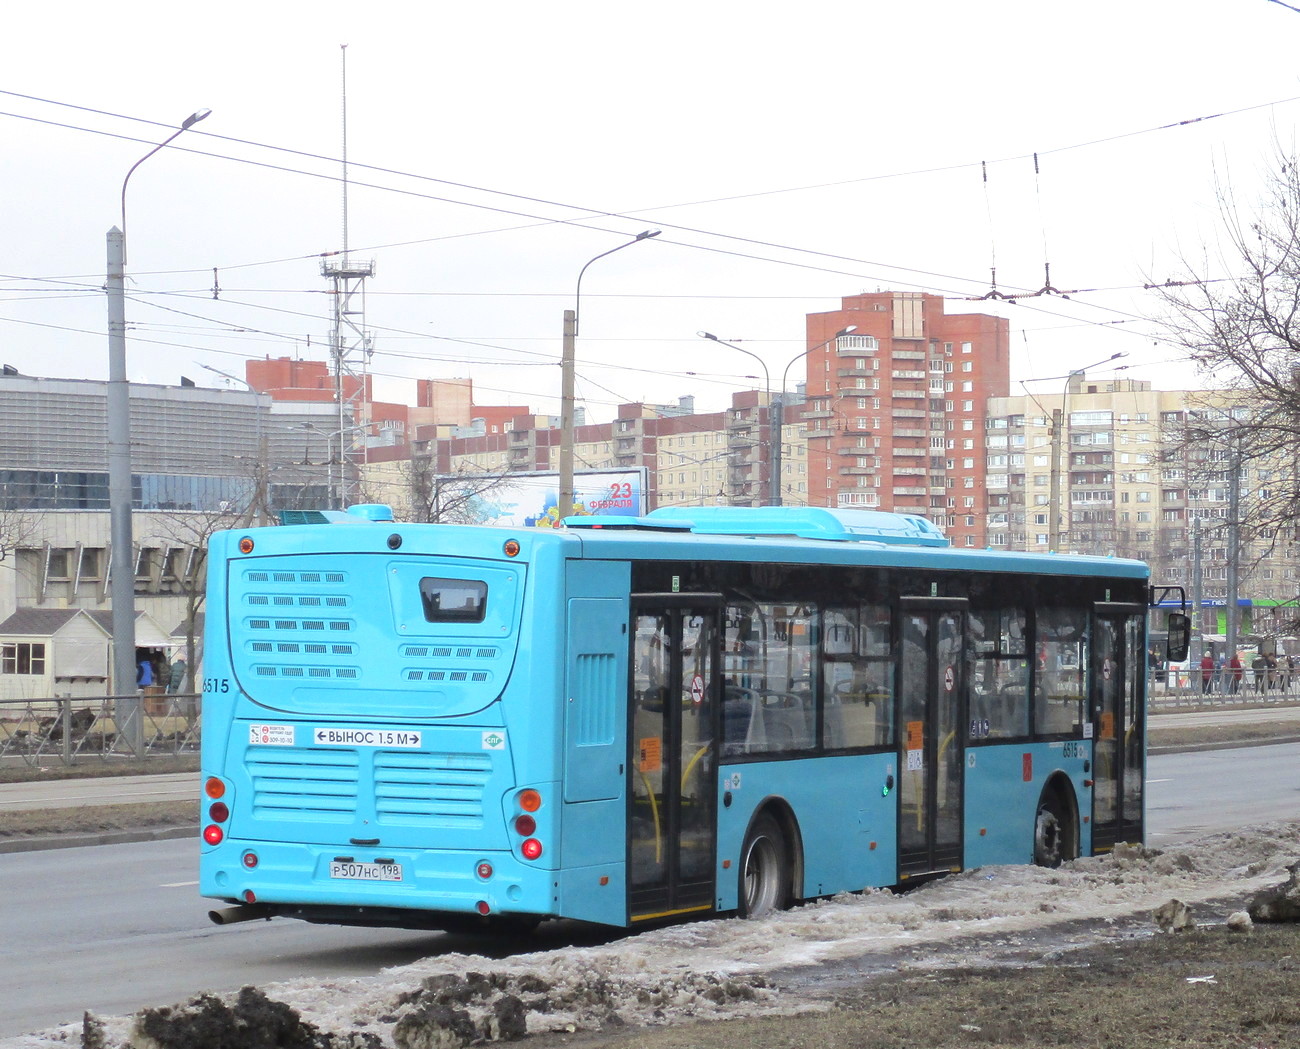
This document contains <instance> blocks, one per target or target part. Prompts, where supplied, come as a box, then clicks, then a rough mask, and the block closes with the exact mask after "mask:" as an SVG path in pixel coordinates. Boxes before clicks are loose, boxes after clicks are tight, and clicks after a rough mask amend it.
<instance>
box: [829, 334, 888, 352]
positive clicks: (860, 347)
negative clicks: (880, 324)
mask: <svg viewBox="0 0 1300 1049" xmlns="http://www.w3.org/2000/svg"><path fill="white" fill-rule="evenodd" d="M879 349H880V342H879V341H878V340H877V339H876V337H875V336H874V335H841V336H840V337H839V338H838V339H836V340H835V353H836V354H837V355H838V356H840V357H861V356H863V355H864V354H872V353H876V352H877V351H878V350H879Z"/></svg>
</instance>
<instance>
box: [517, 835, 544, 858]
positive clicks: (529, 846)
mask: <svg viewBox="0 0 1300 1049" xmlns="http://www.w3.org/2000/svg"><path fill="white" fill-rule="evenodd" d="M519 851H520V852H522V853H523V854H524V859H526V860H535V859H537V858H538V857H540V856H541V854H542V843H541V842H540V841H538V840H537V839H536V838H529V839H528V840H527V841H526V842H524V843H523V844H522V845H521V846H520V847H519Z"/></svg>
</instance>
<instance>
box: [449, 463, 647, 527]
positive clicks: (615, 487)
mask: <svg viewBox="0 0 1300 1049" xmlns="http://www.w3.org/2000/svg"><path fill="white" fill-rule="evenodd" d="M440 480H442V481H443V482H444V483H448V484H455V483H456V482H458V481H459V482H465V483H467V484H481V485H482V486H483V487H482V490H481V491H480V492H479V493H478V494H477V495H476V496H475V497H474V499H473V504H472V507H471V508H470V513H469V514H468V516H469V517H470V518H472V520H473V522H474V523H475V524H484V525H510V526H514V527H517V528H519V527H522V528H556V527H558V524H559V518H560V514H559V512H558V508H557V505H556V504H557V503H558V502H559V489H560V475H559V474H558V473H518V474H516V473H509V474H504V475H503V476H502V477H501V478H500V479H499V480H497V481H496V483H492V481H493V478H491V477H484V476H481V475H480V476H475V477H460V476H450V477H443V478H440ZM646 488H647V473H646V469H645V467H638V468H636V469H632V470H588V471H584V472H580V473H576V474H575V475H574V478H573V491H574V507H573V509H572V510H571V511H570V512H569V513H568V514H565V515H564V516H566V517H580V516H581V517H585V516H588V515H593V516H599V517H640V516H642V515H643V514H644V513H645V511H646Z"/></svg>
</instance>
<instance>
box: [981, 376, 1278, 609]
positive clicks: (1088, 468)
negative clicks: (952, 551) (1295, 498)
mask: <svg viewBox="0 0 1300 1049" xmlns="http://www.w3.org/2000/svg"><path fill="white" fill-rule="evenodd" d="M1234 397H1235V398H1237V399H1238V400H1237V401H1236V404H1237V405H1238V406H1239V405H1240V400H1239V399H1240V397H1241V394H1239V393H1237V394H1235V395H1234V394H1230V393H1228V392H1227V391H1213V390H1210V391H1204V390H1198V391H1189V390H1153V389H1152V388H1151V383H1150V382H1146V381H1142V380H1135V379H1090V378H1088V377H1087V376H1086V375H1085V374H1082V373H1076V374H1074V375H1072V376H1071V377H1070V379H1069V380H1068V382H1067V383H1066V384H1065V386H1064V388H1063V389H1062V388H1059V387H1058V388H1057V389H1056V390H1054V391H1052V392H1050V393H1039V394H1035V395H1032V396H1020V397H1000V398H994V399H993V400H992V401H990V402H989V407H988V414H989V418H988V429H987V431H986V449H985V458H986V483H987V485H988V498H989V545H991V546H993V547H999V548H1003V547H1004V548H1009V549H1014V550H1031V551H1038V552H1045V551H1048V550H1058V551H1061V552H1067V553H1079V554H1093V555H1097V556H1102V557H1110V556H1114V557H1134V558H1138V559H1140V560H1143V561H1146V562H1148V563H1149V564H1150V565H1151V571H1152V578H1153V580H1154V581H1157V582H1159V583H1168V584H1179V585H1182V586H1184V587H1186V588H1187V592H1188V596H1189V597H1193V596H1194V593H1193V591H1194V589H1195V587H1196V585H1197V583H1198V580H1197V578H1196V575H1197V573H1196V568H1197V566H1198V565H1199V569H1200V571H1199V587H1200V596H1201V600H1202V603H1203V604H1204V605H1205V606H1206V607H1207V608H1209V609H1216V608H1217V609H1220V610H1221V609H1222V607H1223V605H1224V602H1225V601H1227V600H1228V596H1229V595H1228V576H1229V568H1228V566H1229V561H1230V543H1229V536H1228V528H1227V524H1228V517H1229V507H1230V505H1231V480H1230V475H1229V455H1228V450H1227V449H1226V448H1224V447H1216V446H1214V445H1213V444H1212V443H1206V442H1193V443H1190V444H1189V443H1188V442H1186V441H1185V440H1184V431H1185V428H1186V427H1187V426H1188V425H1189V424H1190V425H1193V426H1195V425H1196V424H1197V423H1198V422H1201V421H1208V422H1210V423H1211V424H1213V423H1214V422H1215V421H1216V420H1218V421H1222V419H1223V418H1224V416H1225V414H1226V412H1228V411H1230V410H1232V408H1233V406H1234V400H1233V398H1234ZM1056 419H1059V420H1060V426H1059V429H1056V428H1055V420H1056ZM1053 475H1055V476H1053ZM1294 476H1295V463H1294V462H1291V463H1284V462H1268V461H1265V460H1262V459H1257V460H1252V461H1249V462H1245V463H1242V464H1241V465H1240V468H1239V470H1238V477H1237V484H1238V498H1239V501H1240V506H1241V512H1240V515H1241V518H1242V519H1243V520H1246V521H1249V520H1250V518H1251V517H1252V504H1255V503H1256V502H1257V501H1260V500H1264V501H1267V500H1268V499H1270V498H1271V496H1272V494H1273V492H1274V491H1276V490H1278V489H1280V487H1281V486H1282V485H1283V484H1285V483H1294V481H1293V480H1290V481H1289V482H1288V480H1287V479H1293V478H1294ZM1054 493H1055V499H1054ZM1054 521H1055V528H1054V526H1053V522H1054ZM1198 537H1199V541H1198ZM1198 547H1199V557H1198ZM1298 564H1300V549H1297V545H1296V542H1295V540H1294V536H1277V535H1274V536H1263V537H1258V536H1252V535H1251V534H1250V530H1249V528H1246V529H1243V532H1242V535H1241V541H1240V544H1239V552H1238V557H1237V568H1238V580H1239V582H1238V602H1239V604H1240V605H1241V607H1242V609H1243V620H1242V622H1243V625H1244V626H1245V627H1246V628H1247V629H1251V630H1254V631H1256V632H1260V633H1270V632H1272V633H1276V632H1278V631H1279V630H1280V629H1282V628H1284V627H1286V625H1287V623H1288V622H1289V621H1291V620H1294V619H1295V617H1296V615H1297V605H1300V569H1298V568H1297V565H1298ZM1215 621H1218V623H1219V626H1218V628H1217V630H1216V628H1215V625H1214V623H1215ZM1204 629H1206V630H1207V631H1208V632H1222V630H1223V627H1222V612H1221V611H1220V612H1219V613H1216V614H1215V615H1214V617H1213V619H1212V620H1210V621H1208V622H1206V624H1205V626H1204Z"/></svg>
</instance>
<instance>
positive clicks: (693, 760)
mask: <svg viewBox="0 0 1300 1049" xmlns="http://www.w3.org/2000/svg"><path fill="white" fill-rule="evenodd" d="M708 749H709V744H707V743H706V744H704V746H702V747H701V748H700V749H699V750H697V751H696V752H695V757H693V758H691V760H690V761H688V762H687V763H686V770H685V771H684V772H683V773H682V790H685V789H686V778H687V777H688V776H689V775H690V774H691V769H693V768H695V763H696V762H697V761H699V760H700V758H702V757H704V752H705V751H706V750H708Z"/></svg>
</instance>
